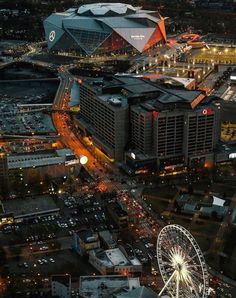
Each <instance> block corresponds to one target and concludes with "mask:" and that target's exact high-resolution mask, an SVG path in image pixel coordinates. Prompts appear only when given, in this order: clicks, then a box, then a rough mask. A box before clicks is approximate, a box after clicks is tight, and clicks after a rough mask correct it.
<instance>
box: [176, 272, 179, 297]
mask: <svg viewBox="0 0 236 298" xmlns="http://www.w3.org/2000/svg"><path fill="white" fill-rule="evenodd" d="M176 298H179V274H177V277H176Z"/></svg>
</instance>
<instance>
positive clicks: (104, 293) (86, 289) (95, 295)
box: [79, 275, 140, 298]
mask: <svg viewBox="0 0 236 298" xmlns="http://www.w3.org/2000/svg"><path fill="white" fill-rule="evenodd" d="M139 287H140V282H139V278H138V277H129V276H124V275H103V276H98V275H97V276H81V277H80V286H79V294H80V296H81V297H83V298H101V297H103V298H110V297H115V296H114V295H116V294H117V293H126V292H128V291H131V290H132V289H136V288H139Z"/></svg>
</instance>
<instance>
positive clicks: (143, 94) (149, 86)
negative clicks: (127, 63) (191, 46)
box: [84, 75, 213, 109]
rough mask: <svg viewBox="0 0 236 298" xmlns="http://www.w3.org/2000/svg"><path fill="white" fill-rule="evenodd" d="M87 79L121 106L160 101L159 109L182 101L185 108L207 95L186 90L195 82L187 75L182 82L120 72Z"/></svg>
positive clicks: (106, 98)
mask: <svg viewBox="0 0 236 298" xmlns="http://www.w3.org/2000/svg"><path fill="white" fill-rule="evenodd" d="M84 82H85V84H88V85H89V86H90V87H91V88H92V89H93V90H94V91H95V92H96V93H97V96H98V98H100V100H103V101H106V102H107V103H110V104H112V105H114V106H117V107H118V106H119V107H121V106H126V105H136V104H145V103H146V102H147V101H148V102H151V101H153V106H154V109H155V108H157V106H155V103H159V109H161V106H164V105H165V106H166V105H168V104H172V105H173V104H175V105H176V104H181V106H182V107H183V105H185V107H187V108H189V109H194V108H195V107H197V106H198V105H200V104H201V102H202V101H203V99H204V98H205V97H206V96H205V94H204V93H203V92H202V91H199V90H187V89H185V88H184V86H186V85H188V84H189V83H190V82H192V79H185V78H183V79H182V78H180V79H179V80H178V81H177V80H173V79H172V78H163V80H162V81H160V80H159V79H154V78H152V79H148V78H140V77H133V76H126V75H123V76H122V75H120V76H119V75H116V76H111V77H104V78H96V79H94V78H88V79H85V80H84ZM212 100H213V99H211V100H210V101H212ZM160 105H161V106H160ZM177 107H178V106H177Z"/></svg>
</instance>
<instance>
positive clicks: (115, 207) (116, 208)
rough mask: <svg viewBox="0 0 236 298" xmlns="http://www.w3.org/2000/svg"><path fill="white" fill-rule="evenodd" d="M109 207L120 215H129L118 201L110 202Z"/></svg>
mask: <svg viewBox="0 0 236 298" xmlns="http://www.w3.org/2000/svg"><path fill="white" fill-rule="evenodd" d="M108 208H109V209H110V210H112V211H113V212H115V213H116V214H117V216H119V217H124V216H127V212H126V211H125V210H124V209H122V207H121V206H120V204H119V203H118V202H117V201H115V202H112V203H109V204H108Z"/></svg>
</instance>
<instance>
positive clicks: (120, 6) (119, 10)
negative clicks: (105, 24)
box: [77, 3, 136, 16]
mask: <svg viewBox="0 0 236 298" xmlns="http://www.w3.org/2000/svg"><path fill="white" fill-rule="evenodd" d="M135 12H136V9H135V8H134V7H133V6H132V5H129V4H124V3H94V4H86V5H82V6H80V7H79V9H78V10H77V13H78V14H79V15H88V14H90V15H93V16H104V15H106V14H112V15H122V14H128V13H135Z"/></svg>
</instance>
